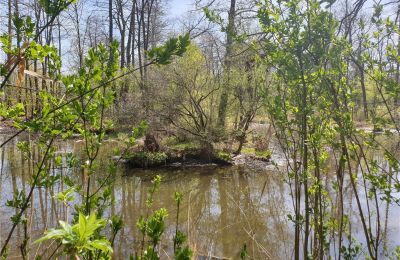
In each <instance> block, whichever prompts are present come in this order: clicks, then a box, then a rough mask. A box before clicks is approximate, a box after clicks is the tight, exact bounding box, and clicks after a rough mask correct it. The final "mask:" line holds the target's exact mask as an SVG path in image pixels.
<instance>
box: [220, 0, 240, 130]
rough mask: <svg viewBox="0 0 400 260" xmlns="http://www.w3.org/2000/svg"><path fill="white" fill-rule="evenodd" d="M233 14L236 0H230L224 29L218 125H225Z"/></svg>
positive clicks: (233, 31) (234, 14)
mask: <svg viewBox="0 0 400 260" xmlns="http://www.w3.org/2000/svg"><path fill="white" fill-rule="evenodd" d="M235 16H236V0H231V5H230V8H229V13H228V26H227V30H226V53H225V59H224V66H225V73H226V79H225V84H224V86H223V88H222V93H221V99H220V103H219V106H218V126H219V127H221V128H223V127H225V119H226V111H227V105H228V88H229V77H230V75H229V74H230V68H231V56H232V44H233V40H234V33H235V29H236V28H235Z"/></svg>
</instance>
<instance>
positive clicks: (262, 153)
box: [255, 150, 272, 160]
mask: <svg viewBox="0 0 400 260" xmlns="http://www.w3.org/2000/svg"><path fill="white" fill-rule="evenodd" d="M255 154H256V156H257V157H261V158H262V159H266V160H268V159H271V156H272V152H271V151H270V150H264V151H258V150H255Z"/></svg>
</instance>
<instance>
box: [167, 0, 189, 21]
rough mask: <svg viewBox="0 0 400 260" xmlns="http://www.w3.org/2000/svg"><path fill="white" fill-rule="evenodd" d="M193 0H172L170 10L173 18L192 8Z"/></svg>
mask: <svg viewBox="0 0 400 260" xmlns="http://www.w3.org/2000/svg"><path fill="white" fill-rule="evenodd" d="M192 4H193V0H171V1H170V2H169V11H170V15H169V16H170V17H171V18H177V17H179V16H181V15H183V14H184V13H185V12H186V11H189V10H190V9H191V8H192Z"/></svg>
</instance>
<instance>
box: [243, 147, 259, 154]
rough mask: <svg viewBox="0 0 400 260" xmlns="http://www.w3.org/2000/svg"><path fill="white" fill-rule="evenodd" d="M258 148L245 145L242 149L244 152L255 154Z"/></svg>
mask: <svg viewBox="0 0 400 260" xmlns="http://www.w3.org/2000/svg"><path fill="white" fill-rule="evenodd" d="M255 153H256V150H255V149H254V148H250V147H245V148H243V149H242V154H255Z"/></svg>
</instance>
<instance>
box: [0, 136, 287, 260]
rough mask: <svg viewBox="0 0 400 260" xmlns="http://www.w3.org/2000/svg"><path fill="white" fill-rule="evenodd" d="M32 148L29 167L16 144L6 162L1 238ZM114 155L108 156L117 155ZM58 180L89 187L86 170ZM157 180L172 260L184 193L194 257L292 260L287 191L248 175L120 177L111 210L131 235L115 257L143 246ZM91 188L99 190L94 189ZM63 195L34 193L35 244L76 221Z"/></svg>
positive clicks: (265, 175)
mask: <svg viewBox="0 0 400 260" xmlns="http://www.w3.org/2000/svg"><path fill="white" fill-rule="evenodd" d="M26 138H27V137H26ZM16 141H17V140H15V142H16ZM33 147H34V149H33V154H34V155H33V156H32V159H31V160H25V159H24V158H23V157H22V155H21V153H20V152H19V151H18V149H17V148H16V145H15V143H10V144H9V145H8V146H7V147H6V149H3V150H2V152H1V154H0V160H1V172H0V173H1V175H0V203H1V205H2V206H1V210H0V211H1V216H0V221H1V222H0V223H1V229H0V232H1V233H2V234H4V233H5V232H7V231H8V226H6V225H5V223H8V221H9V218H10V216H12V215H13V214H14V213H15V212H12V211H11V210H10V208H7V207H4V205H5V202H6V201H7V200H10V199H12V194H13V192H12V191H13V190H15V189H19V190H21V189H25V190H28V189H29V185H30V184H29V183H27V180H28V179H29V178H28V177H29V176H30V175H31V174H32V173H33V171H34V167H35V166H34V165H35V162H36V161H39V160H40V158H38V157H39V154H40V152H39V150H38V149H39V148H38V147H35V146H33ZM111 148H112V147H111ZM111 148H110V147H108V148H106V149H108V150H110V151H111V150H112V149H111ZM56 149H57V152H58V153H61V154H66V153H68V152H74V153H75V154H79V151H80V144H79V142H76V141H71V142H69V143H58V144H57V146H56ZM106 158H109V155H107V153H104V154H102V158H101V160H102V161H104V162H106ZM64 159H65V158H64ZM121 169H122V168H121ZM99 171H102V167H101V166H99ZM56 172H57V173H60V174H62V175H69V176H70V177H71V178H75V179H76V180H78V179H79V180H82V181H84V179H83V178H82V174H81V169H68V168H66V167H65V165H64V167H61V168H59V169H53V173H56ZM6 173H7V174H6ZM155 174H161V175H162V176H163V183H162V185H161V189H160V191H159V192H158V193H157V196H156V201H155V203H154V206H153V208H154V209H155V208H160V207H166V208H167V209H168V211H169V214H170V218H169V221H170V222H169V224H171V225H169V228H168V230H167V231H166V235H165V238H164V241H163V243H162V244H163V250H164V251H165V253H166V254H169V255H171V248H172V242H171V239H172V236H173V226H172V225H173V219H174V216H175V214H176V208H175V203H174V201H173V198H172V195H173V192H174V191H177V190H178V191H181V192H183V193H184V196H185V197H184V201H183V204H182V205H181V215H180V224H181V227H180V228H181V229H182V230H183V231H185V232H187V233H188V235H189V242H190V245H191V246H192V248H193V249H194V250H195V252H196V253H198V254H203V255H214V256H220V257H222V256H225V257H231V258H234V259H236V258H237V257H238V254H239V253H240V250H241V248H242V246H243V245H244V244H246V245H247V250H248V252H249V253H250V255H252V256H253V257H254V258H255V259H267V258H271V259H277V258H279V259H287V258H290V253H291V250H290V248H291V245H290V243H291V242H290V239H289V233H290V232H289V228H288V223H287V218H286V215H287V210H286V204H285V194H286V191H285V188H284V183H283V182H282V180H281V179H280V177H279V176H277V174H276V173H273V172H258V171H253V170H250V169H247V168H243V167H242V168H236V167H233V168H220V169H209V168H204V169H201V168H200V169H186V170H185V169H180V170H168V171H130V170H126V169H125V170H120V173H119V174H118V176H119V177H118V179H117V181H116V182H115V184H114V187H113V190H112V193H113V198H114V200H115V205H114V206H113V207H112V208H111V209H110V211H112V212H116V213H120V214H121V215H122V217H123V219H124V222H125V227H124V229H123V230H122V232H121V233H120V235H119V236H118V238H117V240H116V245H117V247H116V248H115V251H116V255H118V256H124V257H126V256H128V255H129V254H130V253H132V252H134V251H135V248H137V247H138V246H139V244H140V243H139V241H140V235H139V233H138V230H137V228H136V221H137V220H138V218H139V217H140V216H141V215H143V216H144V215H146V214H148V212H147V210H146V207H145V204H146V193H147V190H148V188H149V187H150V186H151V179H152V177H153V176H154V175H155ZM99 176H101V174H99ZM92 184H93V185H94V186H95V185H96V182H92ZM94 186H93V188H95V187H94ZM63 189H65V185H64V184H63V183H62V182H59V183H57V185H54V186H52V188H51V189H49V188H46V187H40V188H37V189H35V191H34V194H33V198H32V207H31V208H30V209H29V210H28V211H27V212H26V213H25V217H26V218H27V219H28V220H29V224H28V232H29V236H30V238H31V241H34V240H35V239H36V238H38V237H39V236H41V235H42V234H43V232H44V230H45V229H46V228H48V227H54V226H56V225H57V223H56V220H58V219H63V220H66V219H69V220H70V219H71V217H72V216H70V215H68V214H69V213H67V211H66V208H65V206H64V205H62V204H61V203H59V202H57V201H56V200H54V198H53V196H54V195H55V194H56V193H58V192H60V191H62V190H63ZM109 213H110V212H106V213H105V214H106V215H107V214H109ZM23 236H24V229H23V227H22V226H21V227H19V228H18V230H17V235H16V236H15V237H14V238H13V241H12V250H11V252H10V256H18V255H19V251H18V246H19V244H20V243H21V241H22V239H23ZM47 246H49V245H48V244H42V245H40V248H38V247H37V246H36V247H33V250H32V251H31V252H32V253H31V254H34V253H35V252H36V250H42V251H43V250H46V248H47Z"/></svg>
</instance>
